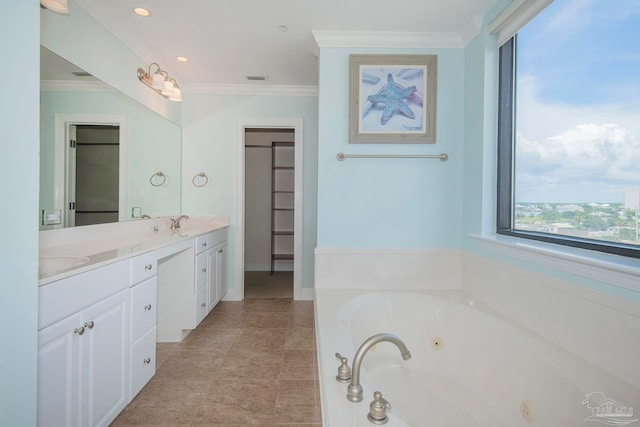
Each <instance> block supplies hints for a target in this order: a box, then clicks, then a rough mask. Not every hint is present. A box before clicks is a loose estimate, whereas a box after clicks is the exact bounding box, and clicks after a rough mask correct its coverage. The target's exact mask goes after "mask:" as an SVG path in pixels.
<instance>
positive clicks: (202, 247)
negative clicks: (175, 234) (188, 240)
mask: <svg viewBox="0 0 640 427" xmlns="http://www.w3.org/2000/svg"><path fill="white" fill-rule="evenodd" d="M210 236H211V233H207V234H203V235H201V236H197V237H196V244H195V249H196V253H197V254H199V253H200V252H202V251H206V250H207V249H209V248H211V246H212V245H211V242H210V241H209V240H210Z"/></svg>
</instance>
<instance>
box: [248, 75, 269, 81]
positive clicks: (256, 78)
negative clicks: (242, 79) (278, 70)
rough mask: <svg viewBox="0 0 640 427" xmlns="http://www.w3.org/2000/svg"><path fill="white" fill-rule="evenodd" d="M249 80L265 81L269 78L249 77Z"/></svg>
mask: <svg viewBox="0 0 640 427" xmlns="http://www.w3.org/2000/svg"><path fill="white" fill-rule="evenodd" d="M247 80H258V81H265V80H267V76H247Z"/></svg>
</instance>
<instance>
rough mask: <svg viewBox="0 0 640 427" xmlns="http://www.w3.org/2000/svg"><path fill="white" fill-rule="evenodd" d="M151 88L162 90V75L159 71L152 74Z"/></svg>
mask: <svg viewBox="0 0 640 427" xmlns="http://www.w3.org/2000/svg"><path fill="white" fill-rule="evenodd" d="M151 87H152V88H154V89H157V90H162V89H164V76H163V75H162V73H161V72H160V70H159V69H158V71H156V72H155V73H154V74H153V81H152V82H151Z"/></svg>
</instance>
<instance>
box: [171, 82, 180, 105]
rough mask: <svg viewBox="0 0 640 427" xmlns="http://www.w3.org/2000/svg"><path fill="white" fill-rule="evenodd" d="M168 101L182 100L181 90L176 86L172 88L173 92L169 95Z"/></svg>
mask: <svg viewBox="0 0 640 427" xmlns="http://www.w3.org/2000/svg"><path fill="white" fill-rule="evenodd" d="M169 101H173V102H182V92H181V91H180V88H179V87H178V86H176V87H175V89H173V93H172V94H171V95H169Z"/></svg>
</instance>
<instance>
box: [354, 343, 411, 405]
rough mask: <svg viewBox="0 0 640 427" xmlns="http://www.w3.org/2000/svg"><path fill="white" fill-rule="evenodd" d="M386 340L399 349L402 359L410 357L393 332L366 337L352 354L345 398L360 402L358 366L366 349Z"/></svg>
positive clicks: (360, 389)
mask: <svg viewBox="0 0 640 427" xmlns="http://www.w3.org/2000/svg"><path fill="white" fill-rule="evenodd" d="M384 341H388V342H390V343H393V344H395V345H396V347H398V349H399V350H400V355H401V356H402V359H403V360H409V359H411V353H410V352H409V350H408V349H407V346H406V345H404V343H403V342H402V340H401V339H400V338H398V337H397V336H395V335H393V334H386V333H385V334H376V335H373V336H372V337H369V338H367V339H366V341H365V342H363V343H362V345H361V346H360V348H358V351H356V355H355V356H353V366H352V370H351V384H349V385H348V386H347V399H349V400H350V401H352V402H360V401H361V400H362V386H361V385H360V367H361V365H362V360H363V359H364V355H365V354H367V351H369V350H370V349H371V347H373V346H374V345H376V344H378V343H380V342H384Z"/></svg>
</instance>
